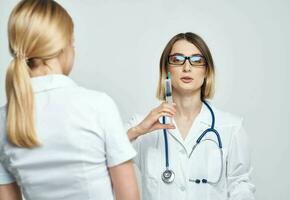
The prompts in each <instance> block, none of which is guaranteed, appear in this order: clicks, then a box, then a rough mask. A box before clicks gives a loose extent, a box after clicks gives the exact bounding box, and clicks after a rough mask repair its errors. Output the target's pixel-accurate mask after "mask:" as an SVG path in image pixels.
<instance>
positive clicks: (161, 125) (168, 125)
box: [155, 123, 176, 129]
mask: <svg viewBox="0 0 290 200" xmlns="http://www.w3.org/2000/svg"><path fill="white" fill-rule="evenodd" d="M155 128H156V129H175V128H176V127H175V126H174V124H161V123H158V124H156V126H155Z"/></svg>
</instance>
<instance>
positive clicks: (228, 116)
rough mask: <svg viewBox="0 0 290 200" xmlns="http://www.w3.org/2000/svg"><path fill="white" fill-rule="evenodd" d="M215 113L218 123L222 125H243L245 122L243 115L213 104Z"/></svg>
mask: <svg viewBox="0 0 290 200" xmlns="http://www.w3.org/2000/svg"><path fill="white" fill-rule="evenodd" d="M212 109H213V112H214V115H215V120H216V125H217V126H220V127H225V126H230V127H233V126H235V127H236V126H241V125H242V123H243V117H241V116H239V115H236V114H233V113H230V112H228V111H225V110H221V109H219V108H217V107H215V106H212Z"/></svg>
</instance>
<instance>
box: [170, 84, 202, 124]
mask: <svg viewBox="0 0 290 200" xmlns="http://www.w3.org/2000/svg"><path fill="white" fill-rule="evenodd" d="M173 101H174V103H176V117H177V118H186V119H192V118H194V117H195V116H196V115H197V114H198V113H199V112H200V110H201V107H202V101H201V96H200V90H199V91H196V92H195V93H192V94H179V93H178V92H174V91H173Z"/></svg>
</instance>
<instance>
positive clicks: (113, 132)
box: [101, 95, 136, 167]
mask: <svg viewBox="0 0 290 200" xmlns="http://www.w3.org/2000/svg"><path fill="white" fill-rule="evenodd" d="M102 109H103V110H104V111H103V112H102V113H103V114H102V115H103V116H102V117H101V118H102V126H103V130H104V135H105V136H104V137H105V150H106V158H107V165H108V167H113V166H116V165H118V164H121V163H124V162H126V161H128V160H130V159H132V158H133V157H135V156H136V151H135V150H134V148H133V147H132V145H131V143H130V141H129V139H128V137H127V134H126V132H125V131H124V126H123V122H122V120H121V117H120V114H119V111H118V108H117V106H116V104H115V102H114V101H113V100H112V98H111V97H109V96H108V95H105V99H104V102H103V108H102Z"/></svg>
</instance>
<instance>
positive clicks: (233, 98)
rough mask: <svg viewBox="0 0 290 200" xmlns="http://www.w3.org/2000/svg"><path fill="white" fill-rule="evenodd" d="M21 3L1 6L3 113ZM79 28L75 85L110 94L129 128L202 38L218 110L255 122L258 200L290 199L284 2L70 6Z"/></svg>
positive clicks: (74, 0)
mask: <svg viewBox="0 0 290 200" xmlns="http://www.w3.org/2000/svg"><path fill="white" fill-rule="evenodd" d="M16 2H17V1H15V0H9V1H8V0H6V1H4V0H1V1H0V26H1V29H0V105H3V104H5V92H4V80H5V72H6V69H7V66H8V64H9V61H10V60H11V57H10V55H9V53H8V43H7V34H6V25H7V20H8V16H9V13H10V11H11V9H12V7H13V6H14V5H15V3H16ZM59 2H60V3H61V4H62V5H63V6H64V7H65V8H66V9H67V10H68V11H69V13H70V14H71V15H72V17H73V20H74V23H75V40H76V60H75V66H74V69H73V72H72V74H71V77H72V78H73V79H74V80H75V81H77V82H78V83H79V84H81V85H83V86H85V87H88V88H91V89H95V90H101V91H105V92H107V93H108V94H109V95H110V96H112V97H113V98H114V99H115V101H116V102H117V104H118V106H119V108H120V111H121V115H122V117H123V119H124V121H125V120H128V118H129V117H130V116H131V115H132V114H134V113H146V112H148V111H149V110H150V109H151V108H152V107H153V106H155V105H157V103H158V102H157V101H156V99H155V89H156V86H157V80H158V63H159V57H160V55H161V52H162V50H163V48H164V46H165V44H166V43H167V41H168V40H169V39H170V38H171V37H172V36H173V35H175V34H176V33H179V32H186V31H192V32H195V33H198V34H199V35H201V36H202V37H203V38H204V39H205V41H206V42H207V43H208V45H209V47H210V49H211V51H212V54H213V57H214V61H215V63H216V68H217V84H216V96H215V98H214V101H213V102H214V104H215V105H216V106H218V107H220V108H221V109H224V110H227V111H229V112H232V113H235V114H238V115H241V116H243V117H244V118H245V127H246V129H247V131H248V133H249V136H250V138H251V145H252V152H253V158H252V160H253V165H254V168H255V171H254V173H253V181H254V183H255V184H256V187H257V192H256V197H257V199H263V200H273V199H279V200H283V199H284V200H286V199H289V197H288V194H289V188H290V184H289V178H290V175H289V169H290V161H289V153H290V145H289V139H290V136H289V134H290V132H289V129H288V125H289V124H290V123H289V122H290V121H289V117H288V115H289V111H290V109H289V101H290V95H289V87H288V85H287V76H289V74H290V70H289V67H290V65H289V64H290V61H289V58H290V55H289V46H290V39H289V38H288V37H289V35H290V26H289V25H290V20H289V19H290V3H289V1H286V0H285V1H280V0H269V1H262V0H231V1H230V0H227V1H226V0H223V1H222V0H219V1H209V0H206V1H204V0H203V1H201V0H199V1H194V0H191V1H185V0H179V1H177V0H174V1H173V0H167V1H165V0H164V1H161V0H159V1H157V0H146V1H145V0H144V1H137V0H123V1H117V0H115V1H113V0H107V1H105V0H99V1H94V0H70V1H68V0H66V1H65V0H62V1H59Z"/></svg>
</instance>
